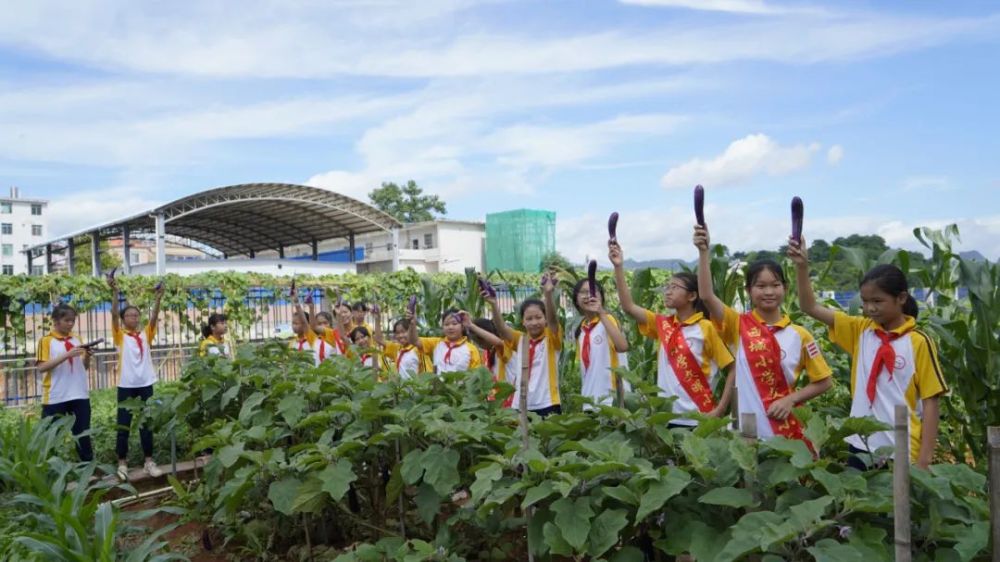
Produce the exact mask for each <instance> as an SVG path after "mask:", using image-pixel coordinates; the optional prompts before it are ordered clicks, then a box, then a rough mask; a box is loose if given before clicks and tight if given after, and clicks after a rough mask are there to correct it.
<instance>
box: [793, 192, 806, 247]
mask: <svg viewBox="0 0 1000 562" xmlns="http://www.w3.org/2000/svg"><path fill="white" fill-rule="evenodd" d="M804 214H805V207H804V206H803V205H802V199H800V198H799V197H792V239H793V240H795V241H796V242H799V243H801V242H802V216H803V215H804Z"/></svg>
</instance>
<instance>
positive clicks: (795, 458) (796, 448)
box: [762, 435, 814, 468]
mask: <svg viewBox="0 0 1000 562" xmlns="http://www.w3.org/2000/svg"><path fill="white" fill-rule="evenodd" d="M762 444H763V445H764V446H765V447H768V448H769V449H772V450H775V451H779V452H781V453H784V454H786V455H788V456H790V457H791V458H792V466H794V467H796V468H806V467H808V466H810V465H812V464H813V463H814V459H813V455H812V453H811V452H809V447H806V444H805V442H804V441H801V440H799V439H788V438H785V437H782V436H780V435H778V436H776V437H774V438H773V439H768V440H767V441H763V442H762Z"/></svg>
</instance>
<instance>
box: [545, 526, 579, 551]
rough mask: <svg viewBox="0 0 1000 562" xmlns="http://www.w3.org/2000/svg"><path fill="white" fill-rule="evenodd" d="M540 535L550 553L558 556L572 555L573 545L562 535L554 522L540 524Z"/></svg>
mask: <svg viewBox="0 0 1000 562" xmlns="http://www.w3.org/2000/svg"><path fill="white" fill-rule="evenodd" d="M542 536H543V537H544V539H545V544H546V545H547V546H548V547H549V551H550V552H551V553H552V554H558V555H560V556H572V555H573V547H572V546H570V544H569V543H568V542H566V539H564V538H563V537H562V533H560V532H559V528H558V527H556V524H555V523H546V524H545V525H544V526H542Z"/></svg>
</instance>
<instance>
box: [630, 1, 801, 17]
mask: <svg viewBox="0 0 1000 562" xmlns="http://www.w3.org/2000/svg"><path fill="white" fill-rule="evenodd" d="M619 1H620V2H621V3H622V4H633V5H636V6H648V7H657V8H686V9H689V10H705V11H709V12H734V13H739V14H787V13H797V12H802V11H805V10H810V11H812V10H811V9H809V8H796V7H785V6H776V5H774V4H770V3H765V2H764V1H763V0H619Z"/></svg>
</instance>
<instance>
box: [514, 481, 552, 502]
mask: <svg viewBox="0 0 1000 562" xmlns="http://www.w3.org/2000/svg"><path fill="white" fill-rule="evenodd" d="M555 491H556V488H555V486H554V485H553V484H552V482H551V481H549V480H545V481H543V482H542V483H541V484H539V485H537V486H534V487H532V488H529V489H528V492H527V493H526V494H524V501H522V502H521V509H524V508H527V507H529V506H532V505H534V504H535V503H537V502H538V501H539V500H543V499H545V498H547V497H549V496H551V495H552V494H554V493H555Z"/></svg>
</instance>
